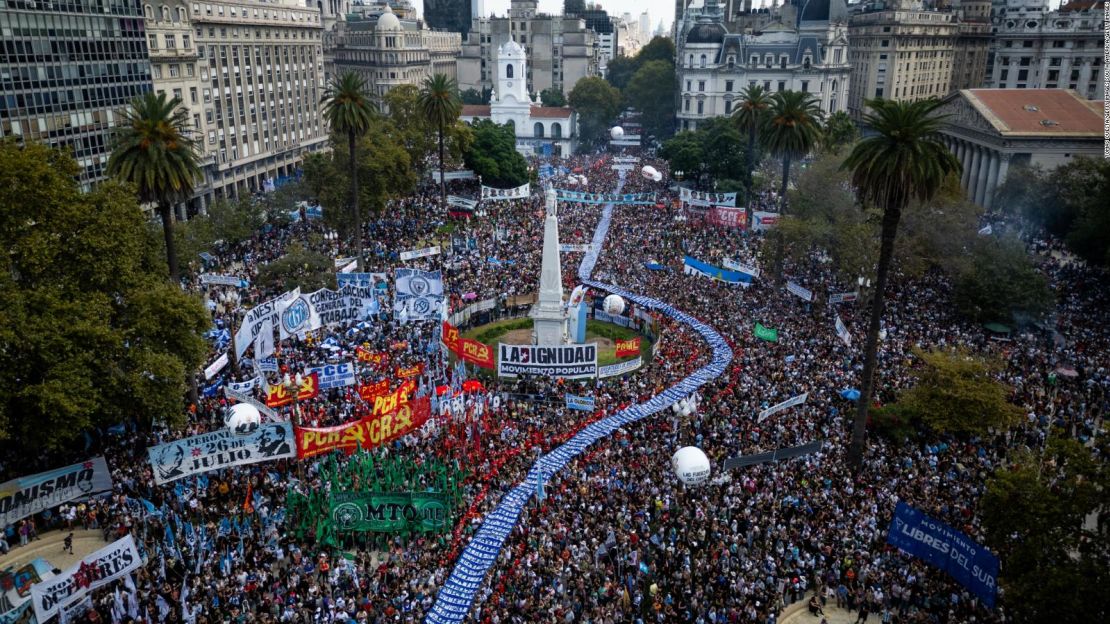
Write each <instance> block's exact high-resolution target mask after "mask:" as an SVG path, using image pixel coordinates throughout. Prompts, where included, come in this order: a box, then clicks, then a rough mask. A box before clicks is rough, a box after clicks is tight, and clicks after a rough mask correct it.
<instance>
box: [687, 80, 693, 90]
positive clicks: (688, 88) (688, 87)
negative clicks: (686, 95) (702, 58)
mask: <svg viewBox="0 0 1110 624" xmlns="http://www.w3.org/2000/svg"><path fill="white" fill-rule="evenodd" d="M691 84H692V82H691V81H689V80H687V81H686V90H687V91H690V90H691V88H690V85H691Z"/></svg>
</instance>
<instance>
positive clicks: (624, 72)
mask: <svg viewBox="0 0 1110 624" xmlns="http://www.w3.org/2000/svg"><path fill="white" fill-rule="evenodd" d="M637 69H640V62H639V60H637V58H636V57H632V56H618V57H617V58H615V59H611V60H610V61H609V66H608V67H607V71H606V74H605V79H606V80H608V81H609V84H611V85H613V86H614V87H616V88H617V89H619V90H621V91H623V90H624V89H625V88H626V87H628V81H629V80H632V74H635V73H636V70H637Z"/></svg>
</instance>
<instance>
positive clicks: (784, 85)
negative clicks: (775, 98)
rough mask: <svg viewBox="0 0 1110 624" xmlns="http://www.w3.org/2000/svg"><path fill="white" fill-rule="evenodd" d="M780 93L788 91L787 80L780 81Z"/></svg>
mask: <svg viewBox="0 0 1110 624" xmlns="http://www.w3.org/2000/svg"><path fill="white" fill-rule="evenodd" d="M779 91H786V81H785V80H780V81H779Z"/></svg>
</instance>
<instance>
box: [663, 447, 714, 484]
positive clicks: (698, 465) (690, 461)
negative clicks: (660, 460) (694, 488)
mask: <svg viewBox="0 0 1110 624" xmlns="http://www.w3.org/2000/svg"><path fill="white" fill-rule="evenodd" d="M671 469H673V470H674V473H675V476H677V477H678V480H679V481H681V482H683V483H685V484H686V485H697V484H699V483H702V482H704V481H705V480H707V479H709V458H708V457H706V456H705V452H704V451H702V450H701V449H700V448H698V447H696V446H684V447H682V448H680V449H678V451H676V452H675V454H674V455H673V456H671Z"/></svg>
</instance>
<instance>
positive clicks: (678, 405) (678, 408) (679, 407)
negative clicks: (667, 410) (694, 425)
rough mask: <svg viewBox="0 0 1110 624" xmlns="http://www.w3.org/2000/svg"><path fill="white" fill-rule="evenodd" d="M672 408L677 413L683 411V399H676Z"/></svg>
mask: <svg viewBox="0 0 1110 624" xmlns="http://www.w3.org/2000/svg"><path fill="white" fill-rule="evenodd" d="M671 409H672V410H674V413H675V414H677V413H679V412H681V411H682V402H681V401H675V402H674V403H672V404H671Z"/></svg>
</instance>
